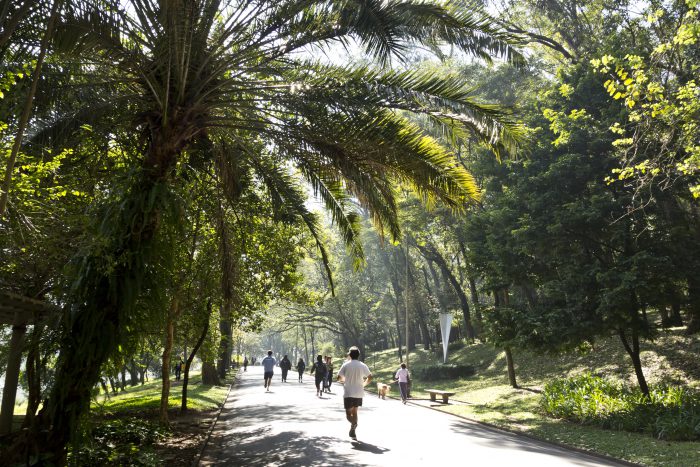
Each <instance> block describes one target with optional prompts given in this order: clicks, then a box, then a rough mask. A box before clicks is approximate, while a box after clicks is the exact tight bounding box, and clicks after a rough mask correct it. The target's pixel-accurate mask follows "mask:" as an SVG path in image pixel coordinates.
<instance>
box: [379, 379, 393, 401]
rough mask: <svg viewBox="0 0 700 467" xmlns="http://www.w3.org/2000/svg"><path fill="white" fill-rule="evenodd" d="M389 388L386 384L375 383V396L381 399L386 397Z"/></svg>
mask: <svg viewBox="0 0 700 467" xmlns="http://www.w3.org/2000/svg"><path fill="white" fill-rule="evenodd" d="M390 389H391V388H390V387H389V385H388V384H384V383H377V397H381V398H382V399H386V395H387V394H388V393H389V390H390Z"/></svg>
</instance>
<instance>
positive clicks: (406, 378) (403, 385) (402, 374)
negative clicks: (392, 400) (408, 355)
mask: <svg viewBox="0 0 700 467" xmlns="http://www.w3.org/2000/svg"><path fill="white" fill-rule="evenodd" d="M394 380H396V381H398V382H399V389H400V390H401V402H403V403H404V404H405V403H406V399H408V383H409V382H410V381H411V376H410V374H409V373H408V369H407V368H406V364H405V363H402V364H401V368H400V369H399V371H397V372H396V375H395V376H394Z"/></svg>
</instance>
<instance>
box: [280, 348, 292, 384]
mask: <svg viewBox="0 0 700 467" xmlns="http://www.w3.org/2000/svg"><path fill="white" fill-rule="evenodd" d="M280 369H281V370H282V382H283V383H286V382H287V372H288V371H289V370H291V369H292V362H290V361H289V358H287V356H286V355H285V356H284V358H282V360H281V361H280Z"/></svg>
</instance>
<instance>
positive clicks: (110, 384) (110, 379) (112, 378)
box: [107, 376, 117, 394]
mask: <svg viewBox="0 0 700 467" xmlns="http://www.w3.org/2000/svg"><path fill="white" fill-rule="evenodd" d="M107 379H108V380H109V386H110V387H111V388H112V394H116V393H117V385H116V383H115V382H114V377H112V376H109V377H107Z"/></svg>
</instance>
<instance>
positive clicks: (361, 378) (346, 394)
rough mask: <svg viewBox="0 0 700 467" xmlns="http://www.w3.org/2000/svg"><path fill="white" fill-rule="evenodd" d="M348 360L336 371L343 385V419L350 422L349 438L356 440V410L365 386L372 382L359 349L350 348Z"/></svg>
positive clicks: (360, 403)
mask: <svg viewBox="0 0 700 467" xmlns="http://www.w3.org/2000/svg"><path fill="white" fill-rule="evenodd" d="M348 355H349V356H350V360H349V361H346V362H345V363H343V366H341V367H340V370H339V371H338V381H340V382H342V383H344V385H343V405H344V406H345V417H346V418H347V419H348V421H349V422H350V437H351V438H352V439H355V440H356V439H357V435H356V434H355V429H356V428H357V409H358V408H359V407H362V397H363V396H364V395H365V386H367V385H368V384H369V383H370V382H371V381H372V372H371V371H369V367H368V366H367V365H365V364H364V363H362V362H361V361H360V360H359V358H360V349H358V348H357V347H355V346H353V347H350V352H349V353H348Z"/></svg>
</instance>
